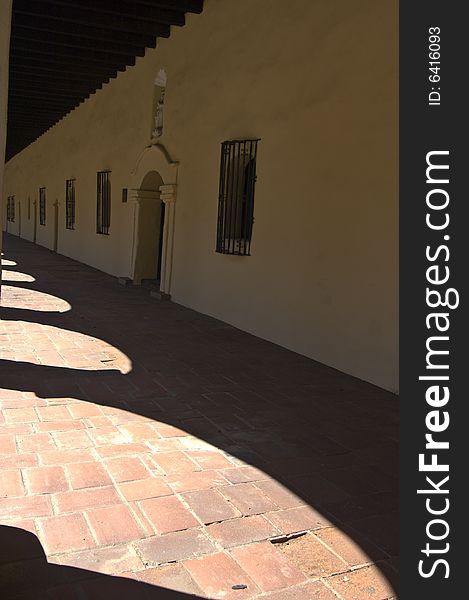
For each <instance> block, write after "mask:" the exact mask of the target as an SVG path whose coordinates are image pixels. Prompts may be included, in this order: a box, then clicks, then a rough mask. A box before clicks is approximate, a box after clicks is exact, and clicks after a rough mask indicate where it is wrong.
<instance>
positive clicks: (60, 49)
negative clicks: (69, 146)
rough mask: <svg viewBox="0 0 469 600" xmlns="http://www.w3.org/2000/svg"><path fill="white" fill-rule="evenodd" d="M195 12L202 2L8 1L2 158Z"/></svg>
mask: <svg viewBox="0 0 469 600" xmlns="http://www.w3.org/2000/svg"><path fill="white" fill-rule="evenodd" d="M202 9H203V0H13V15H12V28H11V42H10V84H9V100H8V135H7V153H6V157H7V160H8V159H10V158H11V157H12V156H14V155H15V154H16V153H18V152H20V151H21V150H22V149H24V148H25V147H26V146H28V145H29V144H31V143H32V142H33V141H34V140H35V139H37V138H38V137H39V136H40V135H42V133H44V132H45V131H47V129H49V128H50V127H52V126H53V125H54V124H55V123H57V122H58V121H59V120H60V119H61V118H63V117H64V116H65V115H66V114H68V113H69V112H70V111H71V110H73V109H74V108H76V107H77V106H78V105H79V104H80V102H82V101H83V100H85V99H86V98H88V97H89V96H90V95H91V94H93V93H94V92H95V91H96V90H97V89H99V88H101V87H102V85H103V84H104V83H106V82H108V81H109V80H110V79H112V78H114V77H116V76H117V74H118V72H119V71H125V69H126V68H127V67H129V66H132V65H134V64H135V59H136V57H137V56H144V54H145V50H146V48H154V47H155V46H156V43H157V38H158V37H165V38H167V37H169V35H170V32H171V27H172V26H173V27H174V26H176V27H181V26H183V25H184V24H185V13H188V12H191V13H201V12H202Z"/></svg>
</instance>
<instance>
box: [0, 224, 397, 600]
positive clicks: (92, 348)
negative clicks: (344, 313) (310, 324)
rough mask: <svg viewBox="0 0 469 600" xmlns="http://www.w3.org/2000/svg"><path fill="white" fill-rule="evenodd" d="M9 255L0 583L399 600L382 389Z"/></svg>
mask: <svg viewBox="0 0 469 600" xmlns="http://www.w3.org/2000/svg"><path fill="white" fill-rule="evenodd" d="M2 263H3V286H2V309H1V319H2V321H1V323H0V340H1V341H0V353H1V355H0V359H1V365H0V386H1V389H0V407H1V414H0V518H1V523H2V530H3V531H2V536H3V537H2V539H4V540H9V548H10V549H11V551H8V552H7V553H6V556H4V557H2V560H3V563H4V564H3V566H2V581H3V582H4V584H3V585H7V586H8V585H10V584H11V588H10V595H8V594H7V595H5V594H3V597H8V598H15V597H17V596H18V597H21V598H29V597H31V598H42V597H44V598H60V599H68V598H98V597H99V598H102V597H104V596H103V594H105V593H112V594H113V596H112V598H121V597H122V598H130V597H131V598H140V597H145V598H147V597H151V598H166V597H168V598H189V597H191V595H194V596H196V597H207V598H240V599H241V598H252V597H262V598H266V599H267V598H269V599H271V600H274V599H275V600H293V599H301V600H308V599H309V598H314V599H317V600H334V599H337V598H342V599H346V600H352V599H358V600H361V599H364V598H373V599H375V600H384V599H387V598H391V597H393V595H394V592H393V585H395V578H396V556H395V555H396V554H397V539H396V538H397V531H398V524H397V476H396V475H397V417H398V415H397V409H398V403H397V399H396V397H395V396H393V395H392V394H389V393H387V392H384V391H383V390H381V389H379V388H376V387H373V386H371V385H368V384H366V383H364V382H362V381H359V380H357V379H355V378H353V377H350V376H347V375H344V374H342V373H340V372H338V371H335V370H334V369H331V368H328V367H326V366H324V365H321V364H319V363H315V362H314V361H311V360H309V359H307V358H304V357H302V356H299V355H297V354H295V353H292V352H289V351H288V350H285V349H283V348H281V347H278V346H275V345H273V344H270V343H268V342H266V341H263V340H261V339H258V338H256V337H253V336H250V335H249V334H247V333H244V332H242V331H239V330H237V329H235V328H233V327H231V326H229V325H226V324H225V323H222V322H220V321H217V320H215V319H212V318H210V317H207V316H204V315H201V314H199V313H196V312H194V311H191V310H189V309H187V308H183V307H181V306H178V305H176V304H174V303H169V302H158V301H156V300H153V299H152V298H150V296H149V295H148V292H147V291H146V290H145V289H144V288H137V287H129V286H120V285H118V283H117V281H116V279H114V278H112V277H110V276H108V275H105V274H103V273H101V272H98V271H96V270H94V269H91V268H89V267H86V266H84V265H82V264H80V263H77V262H75V261H72V260H70V259H67V258H65V257H63V256H59V255H57V254H54V253H52V252H50V251H49V250H46V249H44V248H41V247H39V246H36V245H34V244H31V243H29V242H26V241H24V240H19V239H18V238H16V237H12V236H9V235H6V236H5V239H4V256H3V257H2ZM27 532H31V534H28V533H27ZM300 534H301V535H300ZM2 546H3V548H5V543H4V544H2ZM46 557H47V562H46ZM25 574H27V575H26V576H25ZM5 582H6V583H5ZM20 588H21V589H20ZM39 589H41V590H45V589H48V592H47V593H48V595H46V593H45V592H44V594H43V595H39V592H38V590H39ZM12 590H15V592H14V593H13V591H12ZM170 590H176V591H174V592H172V591H170ZM15 594H16V595H15ZM21 594H22V595H21Z"/></svg>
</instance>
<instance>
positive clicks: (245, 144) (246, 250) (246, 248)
mask: <svg viewBox="0 0 469 600" xmlns="http://www.w3.org/2000/svg"><path fill="white" fill-rule="evenodd" d="M258 142H259V140H258V139H257V140H232V141H225V142H222V144H221V159H220V187H219V193H218V226H217V248H216V251H217V252H219V253H220V254H236V255H240V256H249V255H250V254H251V238H252V226H253V223H254V187H255V182H256V157H257V143H258Z"/></svg>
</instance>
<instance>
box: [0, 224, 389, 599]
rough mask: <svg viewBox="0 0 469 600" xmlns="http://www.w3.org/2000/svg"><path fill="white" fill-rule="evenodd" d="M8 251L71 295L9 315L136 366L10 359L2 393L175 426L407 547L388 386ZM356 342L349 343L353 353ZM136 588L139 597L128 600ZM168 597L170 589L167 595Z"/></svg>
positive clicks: (92, 274)
mask: <svg viewBox="0 0 469 600" xmlns="http://www.w3.org/2000/svg"><path fill="white" fill-rule="evenodd" d="M4 245H5V249H4V252H5V258H7V259H9V260H14V261H16V262H17V265H18V266H17V267H7V268H8V270H10V271H11V270H18V271H20V272H23V273H27V274H29V275H32V276H33V277H35V279H36V281H35V282H34V283H24V284H23V283H22V282H13V281H12V282H10V281H8V282H6V284H7V285H14V286H18V287H23V288H25V289H30V290H37V291H41V292H46V293H48V294H51V295H54V296H57V297H59V298H61V299H64V300H66V301H67V302H69V303H70V305H71V306H72V309H71V310H70V311H68V312H63V313H48V312H40V311H32V310H22V309H16V308H2V309H1V314H0V316H1V318H2V319H3V320H12V321H17V320H20V321H30V322H34V323H41V324H44V325H51V326H54V327H59V328H62V329H63V330H65V331H66V330H69V331H76V332H80V333H83V334H86V335H88V336H94V337H97V338H99V339H101V340H105V341H106V342H107V343H109V344H111V345H113V346H114V347H116V348H117V349H119V350H120V351H121V352H123V353H124V354H126V355H127V356H128V357H129V358H130V359H131V361H132V364H133V368H132V371H131V372H130V373H128V374H127V375H123V374H121V373H120V372H119V371H117V370H107V371H86V370H79V369H67V368H62V367H49V366H41V365H35V364H31V363H21V362H14V361H2V364H1V365H0V382H1V386H2V387H4V388H9V389H13V390H24V391H34V392H35V393H36V394H37V395H38V396H40V397H45V398H54V397H58V398H60V397H72V398H77V399H82V400H86V401H90V402H94V403H96V404H101V405H107V406H114V407H117V408H122V409H124V410H127V411H130V412H133V413H138V414H142V415H145V416H147V417H150V418H152V419H155V420H158V421H161V422H165V423H169V424H171V425H174V426H176V427H179V428H181V429H184V430H185V431H187V432H188V433H190V434H193V435H195V436H197V437H199V438H201V439H203V440H206V441H207V442H209V443H210V444H212V445H214V446H217V447H219V448H220V449H222V450H223V451H226V452H228V453H230V454H231V455H233V456H235V457H238V458H240V459H242V460H243V461H244V462H246V463H249V464H251V465H253V466H255V467H258V468H260V469H262V470H263V471H264V472H266V473H267V474H268V475H270V476H272V477H273V478H275V479H276V480H277V481H279V482H280V483H281V484H283V485H284V486H286V487H287V488H289V489H290V490H292V491H293V492H294V493H296V494H297V495H298V496H301V497H302V498H304V499H305V500H306V501H307V503H308V504H309V505H310V506H311V507H313V508H314V509H315V510H316V511H318V513H319V517H320V518H322V519H323V520H324V522H330V523H331V524H333V525H335V526H337V527H338V528H340V529H341V530H342V531H344V532H345V533H346V534H347V535H348V536H349V537H351V538H352V539H353V540H354V541H355V542H356V543H358V544H359V545H360V546H361V547H362V548H363V549H364V550H365V551H366V552H367V554H368V555H369V557H370V559H371V560H373V561H376V562H378V566H379V563H380V561H385V562H387V561H389V560H390V559H393V563H395V560H394V559H395V557H396V556H397V553H398V541H397V535H398V442H397V440H398V399H397V398H396V396H394V395H393V394H391V393H389V392H386V391H384V390H382V389H380V388H377V387H375V386H373V385H370V384H367V383H365V382H363V381H361V380H358V379H356V378H354V377H351V376H348V375H345V374H343V373H341V372H339V371H337V370H335V369H332V368H330V367H327V366H324V365H322V364H319V363H317V362H315V361H313V360H310V359H308V358H305V357H303V356H301V355H298V354H295V353H293V352H290V351H288V350H286V349H284V348H282V347H280V346H276V345H274V344H272V343H269V342H267V341H264V340H262V339H260V338H256V337H254V336H252V335H249V334H247V333H244V332H242V331H240V330H238V329H236V328H234V327H231V326H229V325H227V324H225V323H222V322H220V321H217V320H216V319H213V318H211V317H208V316H204V315H202V314H200V313H197V312H195V311H192V310H189V309H187V308H184V307H182V306H179V305H177V304H174V303H169V302H168V303H164V302H163V303H160V302H157V301H155V300H152V299H151V298H150V297H149V296H148V292H146V291H145V290H144V289H141V288H136V287H131V286H126V287H124V286H119V285H118V284H117V282H116V279H115V278H113V277H110V276H108V275H105V274H103V273H101V272H98V271H96V270H94V269H92V268H90V267H87V266H85V265H82V264H80V263H77V262H75V261H72V260H70V259H67V258H65V257H63V256H60V255H57V254H54V253H52V252H50V251H48V250H45V249H44V248H41V247H39V246H36V245H34V244H31V243H29V242H26V241H24V240H18V239H17V238H13V237H12V236H8V235H6V236H5V244H4ZM354 351H355V349H354V348H350V352H351V353H352V352H354ZM132 597H133V596H132ZM171 597H173V596H171Z"/></svg>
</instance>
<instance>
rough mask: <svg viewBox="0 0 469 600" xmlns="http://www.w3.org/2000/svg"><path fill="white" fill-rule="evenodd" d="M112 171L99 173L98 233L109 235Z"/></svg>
mask: <svg viewBox="0 0 469 600" xmlns="http://www.w3.org/2000/svg"><path fill="white" fill-rule="evenodd" d="M110 175H111V172H110V171H98V173H97V184H96V190H97V206H96V233H102V234H104V235H109V226H110V224H111V179H110Z"/></svg>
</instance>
